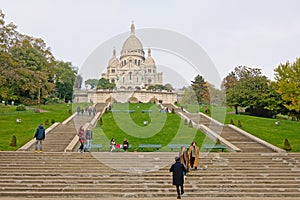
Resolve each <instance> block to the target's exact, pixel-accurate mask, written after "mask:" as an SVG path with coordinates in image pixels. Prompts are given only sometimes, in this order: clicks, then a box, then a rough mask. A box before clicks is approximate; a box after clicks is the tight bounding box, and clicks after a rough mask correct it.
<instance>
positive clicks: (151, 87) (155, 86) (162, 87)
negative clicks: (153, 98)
mask: <svg viewBox="0 0 300 200" xmlns="http://www.w3.org/2000/svg"><path fill="white" fill-rule="evenodd" d="M169 87H170V85H169V86H168V85H167V86H166V85H149V86H148V87H147V90H168V88H169ZM171 87H172V86H171Z"/></svg>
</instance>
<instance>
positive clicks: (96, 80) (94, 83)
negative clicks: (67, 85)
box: [84, 79, 99, 89]
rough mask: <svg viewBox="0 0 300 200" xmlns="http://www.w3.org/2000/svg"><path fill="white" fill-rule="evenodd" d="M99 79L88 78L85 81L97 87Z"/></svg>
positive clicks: (92, 87) (92, 86)
mask: <svg viewBox="0 0 300 200" xmlns="http://www.w3.org/2000/svg"><path fill="white" fill-rule="evenodd" d="M98 82H99V80H98V79H88V80H86V81H85V82H84V84H85V85H89V86H90V87H91V89H94V88H96V87H97V85H98Z"/></svg>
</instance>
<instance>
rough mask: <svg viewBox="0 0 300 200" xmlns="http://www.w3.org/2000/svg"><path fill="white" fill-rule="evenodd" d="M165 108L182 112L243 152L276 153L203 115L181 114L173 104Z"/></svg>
mask: <svg viewBox="0 0 300 200" xmlns="http://www.w3.org/2000/svg"><path fill="white" fill-rule="evenodd" d="M163 106H165V107H168V108H169V109H172V108H173V109H174V110H175V112H176V113H178V112H180V113H181V114H182V115H184V116H185V117H186V118H188V119H190V120H192V121H193V122H194V123H196V124H203V125H205V126H207V127H208V128H209V129H211V130H213V131H215V132H216V133H218V134H219V135H220V136H221V137H222V138H224V139H226V140H227V141H228V142H230V143H231V144H233V145H234V146H236V147H237V148H239V149H240V150H241V151H242V152H266V153H267V152H269V153H271V152H274V151H273V150H272V149H270V148H269V147H267V146H265V145H263V144H261V143H259V142H257V141H255V140H254V139H252V138H250V137H248V136H246V135H243V134H241V133H240V132H238V131H237V130H235V129H233V128H232V127H230V126H228V125H221V124H219V123H216V122H215V121H213V120H211V119H210V118H208V117H205V115H203V114H199V113H188V112H181V110H180V109H179V108H177V107H174V105H172V104H164V105H163Z"/></svg>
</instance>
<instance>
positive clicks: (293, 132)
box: [225, 114, 300, 152]
mask: <svg viewBox="0 0 300 200" xmlns="http://www.w3.org/2000/svg"><path fill="white" fill-rule="evenodd" d="M231 119H232V120H233V122H234V123H235V125H236V126H237V124H238V120H240V122H241V124H242V127H241V129H243V130H245V131H247V132H249V133H251V134H253V135H255V136H256V137H259V138H261V139H263V140H265V141H267V142H269V143H271V144H274V145H275V146H278V147H280V148H283V143H284V140H285V138H288V140H289V142H290V144H291V147H292V152H300V123H299V122H296V121H290V120H278V119H270V118H262V117H254V116H248V115H235V114H227V116H226V121H225V122H226V123H227V124H229V123H230V120H231ZM276 121H280V124H279V125H278V126H277V125H276V124H275V122H276Z"/></svg>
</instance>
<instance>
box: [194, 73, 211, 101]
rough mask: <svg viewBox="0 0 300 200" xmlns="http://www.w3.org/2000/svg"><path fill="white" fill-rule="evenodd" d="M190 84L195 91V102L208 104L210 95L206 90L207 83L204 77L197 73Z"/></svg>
mask: <svg viewBox="0 0 300 200" xmlns="http://www.w3.org/2000/svg"><path fill="white" fill-rule="evenodd" d="M191 86H192V89H193V90H194V92H195V95H196V98H197V103H198V104H199V105H200V104H203V103H206V104H209V102H210V96H209V90H208V83H207V82H206V81H205V80H204V78H203V77H202V76H200V75H199V74H198V75H197V76H196V77H195V79H194V81H192V84H191Z"/></svg>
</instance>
